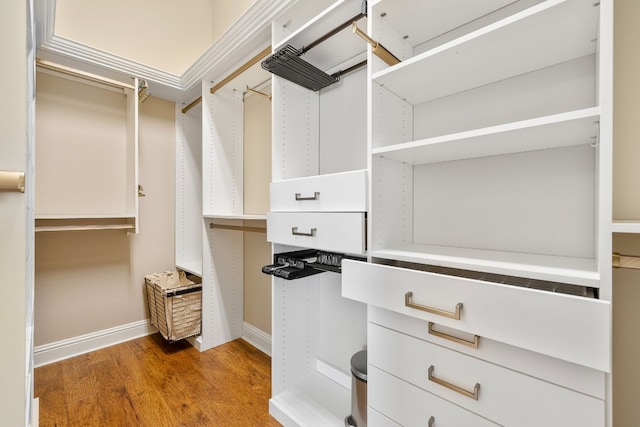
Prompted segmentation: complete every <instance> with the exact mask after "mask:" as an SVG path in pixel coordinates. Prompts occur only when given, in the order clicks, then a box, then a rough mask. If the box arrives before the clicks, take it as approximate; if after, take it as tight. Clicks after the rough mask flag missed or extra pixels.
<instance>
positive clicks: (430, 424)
mask: <svg viewBox="0 0 640 427" xmlns="http://www.w3.org/2000/svg"><path fill="white" fill-rule="evenodd" d="M435 422H436V419H435V418H434V417H433V415H432V416H431V418H429V421H428V424H427V427H433V426H434V425H435Z"/></svg>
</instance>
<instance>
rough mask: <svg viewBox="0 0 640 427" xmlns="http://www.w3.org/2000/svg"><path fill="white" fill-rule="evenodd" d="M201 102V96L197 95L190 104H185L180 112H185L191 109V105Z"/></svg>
mask: <svg viewBox="0 0 640 427" xmlns="http://www.w3.org/2000/svg"><path fill="white" fill-rule="evenodd" d="M201 102H202V97H201V96H199V97H197V98H196V99H195V100H193V101H192V102H191V104H189V105H187V106H186V107H184V108H183V109H182V114H185V113H186V112H187V111H189V110H191V109H192V108H193V107H195V106H196V105H198V104H200V103H201Z"/></svg>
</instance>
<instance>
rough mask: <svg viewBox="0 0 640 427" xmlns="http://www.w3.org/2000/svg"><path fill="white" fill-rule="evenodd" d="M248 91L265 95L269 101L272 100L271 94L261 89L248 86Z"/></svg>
mask: <svg viewBox="0 0 640 427" xmlns="http://www.w3.org/2000/svg"><path fill="white" fill-rule="evenodd" d="M247 92H251V93H253V94H256V95H260V96H263V97H265V98H267V99H268V100H269V101H271V95H269V94H268V93H264V92H260V91H259V90H256V89H253V88H250V87H249V86H247Z"/></svg>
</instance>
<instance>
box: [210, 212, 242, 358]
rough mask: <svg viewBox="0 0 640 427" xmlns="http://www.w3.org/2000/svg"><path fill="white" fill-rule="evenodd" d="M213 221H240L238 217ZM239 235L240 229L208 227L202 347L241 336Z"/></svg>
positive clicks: (240, 239) (234, 222) (240, 244)
mask: <svg viewBox="0 0 640 427" xmlns="http://www.w3.org/2000/svg"><path fill="white" fill-rule="evenodd" d="M216 222H217V223H224V224H225V225H242V224H239V223H238V221H224V220H218V221H216ZM208 226H209V223H207V227H208ZM242 237H243V233H242V231H235V230H226V229H215V228H214V229H211V228H207V241H206V242H205V243H206V245H205V253H204V263H203V276H202V279H203V280H202V350H206V349H209V348H212V347H215V346H218V345H220V344H224V343H226V342H229V341H232V340H234V339H237V338H240V337H241V336H242V326H243V282H244V277H243V273H244V270H243V244H244V242H243V238H242Z"/></svg>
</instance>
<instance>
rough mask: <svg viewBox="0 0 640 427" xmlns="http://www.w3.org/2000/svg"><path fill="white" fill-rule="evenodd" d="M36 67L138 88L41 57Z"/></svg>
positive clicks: (127, 87) (102, 82) (115, 85)
mask: <svg viewBox="0 0 640 427" xmlns="http://www.w3.org/2000/svg"><path fill="white" fill-rule="evenodd" d="M36 67H38V68H42V69H44V70H51V71H57V72H59V73H62V74H66V75H69V76H73V77H77V78H80V79H84V80H89V81H92V82H94V83H100V84H103V85H106V86H111V87H115V88H118V89H131V90H135V89H136V88H135V87H133V85H128V84H126V83H122V82H119V81H117V80H111V79H108V78H106V77H102V76H99V75H97V74H91V73H87V72H85V71H80V70H76V69H75V68H70V67H66V66H64V65H60V64H55V63H53V62H50V61H45V60H43V59H40V58H36Z"/></svg>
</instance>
